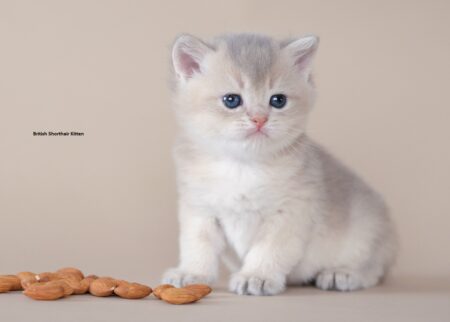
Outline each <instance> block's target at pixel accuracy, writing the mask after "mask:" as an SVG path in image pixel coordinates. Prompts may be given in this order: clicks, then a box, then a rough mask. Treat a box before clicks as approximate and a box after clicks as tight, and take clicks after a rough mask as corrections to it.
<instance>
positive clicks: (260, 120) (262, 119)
mask: <svg viewBox="0 0 450 322" xmlns="http://www.w3.org/2000/svg"><path fill="white" fill-rule="evenodd" d="M267 119H268V118H267V116H265V115H255V116H253V117H252V118H251V120H252V122H253V123H255V125H256V127H257V128H258V130H259V129H260V128H262V127H263V126H264V124H266V122H267Z"/></svg>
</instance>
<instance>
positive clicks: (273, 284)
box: [229, 273, 285, 295]
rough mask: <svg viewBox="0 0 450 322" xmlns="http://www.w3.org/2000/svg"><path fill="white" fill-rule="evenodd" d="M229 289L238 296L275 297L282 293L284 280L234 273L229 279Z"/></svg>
mask: <svg viewBox="0 0 450 322" xmlns="http://www.w3.org/2000/svg"><path fill="white" fill-rule="evenodd" d="M229 288H230V291H232V292H235V293H237V294H239V295H275V294H278V293H281V292H283V291H284V289H285V279H284V278H282V277H278V278H262V277H258V276H257V275H246V274H241V273H236V274H233V276H232V277H231V279H230V283H229Z"/></svg>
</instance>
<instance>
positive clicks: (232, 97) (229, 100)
mask: <svg viewBox="0 0 450 322" xmlns="http://www.w3.org/2000/svg"><path fill="white" fill-rule="evenodd" d="M222 101H223V104H224V105H225V106H226V107H228V108H236V107H238V106H239V105H241V104H242V98H241V96H240V95H238V94H227V95H224V96H223V97H222Z"/></svg>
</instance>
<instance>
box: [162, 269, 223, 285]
mask: <svg viewBox="0 0 450 322" xmlns="http://www.w3.org/2000/svg"><path fill="white" fill-rule="evenodd" d="M213 281H214V278H213V277H211V276H207V275H201V274H192V273H189V272H187V271H184V270H182V269H179V268H171V269H168V270H167V271H166V272H165V273H164V275H163V278H162V283H163V284H172V285H173V286H175V287H183V286H185V285H189V284H211V283H212V282H213Z"/></svg>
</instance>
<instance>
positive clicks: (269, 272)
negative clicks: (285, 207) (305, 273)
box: [229, 207, 312, 295]
mask: <svg viewBox="0 0 450 322" xmlns="http://www.w3.org/2000/svg"><path fill="white" fill-rule="evenodd" d="M292 209H296V210H299V207H295V208H292ZM311 225H312V221H311V219H310V217H309V215H308V213H307V212H305V211H303V212H301V211H300V213H296V214H293V213H285V212H282V213H277V214H276V215H272V216H270V217H267V218H265V220H264V222H263V223H262V225H261V227H260V230H259V231H258V234H257V236H256V237H255V239H254V242H253V244H252V246H251V248H250V250H249V251H248V253H247V255H246V256H245V258H244V263H243V266H242V268H241V270H240V271H239V272H237V273H235V274H233V276H232V277H231V279H230V283H229V287H230V290H231V291H234V292H236V293H238V294H249V295H273V294H277V293H280V292H282V291H283V290H284V289H285V285H286V276H287V275H288V274H289V272H290V271H291V270H292V269H293V268H294V266H295V265H296V264H297V263H298V262H299V261H300V260H301V258H302V256H303V253H304V248H305V245H306V242H307V240H308V239H309V234H310V230H311Z"/></svg>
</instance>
